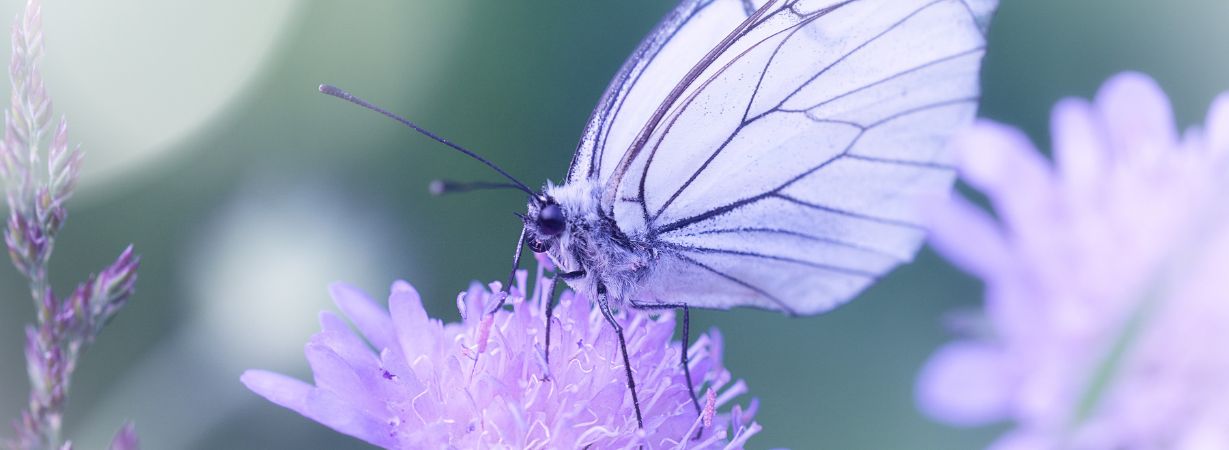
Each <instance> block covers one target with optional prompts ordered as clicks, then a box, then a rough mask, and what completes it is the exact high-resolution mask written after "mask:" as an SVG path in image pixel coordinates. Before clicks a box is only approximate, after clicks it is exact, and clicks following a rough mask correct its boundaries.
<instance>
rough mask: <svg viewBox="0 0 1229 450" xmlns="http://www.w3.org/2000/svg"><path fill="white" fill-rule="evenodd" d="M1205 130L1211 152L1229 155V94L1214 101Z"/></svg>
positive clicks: (1222, 95)
mask: <svg viewBox="0 0 1229 450" xmlns="http://www.w3.org/2000/svg"><path fill="white" fill-rule="evenodd" d="M1204 130H1205V131H1204V132H1205V133H1207V145H1208V149H1209V150H1210V151H1212V152H1213V153H1216V154H1219V155H1226V154H1229V93H1224V94H1221V95H1219V96H1217V97H1216V100H1214V101H1212V107H1211V108H1209V110H1208V119H1207V122H1206V123H1205V125H1204Z"/></svg>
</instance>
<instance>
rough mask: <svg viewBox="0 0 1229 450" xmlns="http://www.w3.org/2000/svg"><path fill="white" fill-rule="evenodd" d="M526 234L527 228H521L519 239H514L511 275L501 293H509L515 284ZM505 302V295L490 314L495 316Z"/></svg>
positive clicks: (506, 298) (506, 297)
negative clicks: (514, 246) (514, 250)
mask: <svg viewBox="0 0 1229 450" xmlns="http://www.w3.org/2000/svg"><path fill="white" fill-rule="evenodd" d="M528 232H529V227H521V237H519V238H517V239H516V254H514V255H512V273H510V274H508V284H506V285H504V289H503V291H502V292H504V293H511V292H512V283H514V282H516V271H517V270H519V269H520V268H521V251H522V250H523V249H524V245H525V234H526V233H528ZM507 301H508V296H507V295H505V296H503V298H501V299H499V304H498V305H495V307H494V308H491V314H495V311H499V309H500V308H503V307H504V302H507Z"/></svg>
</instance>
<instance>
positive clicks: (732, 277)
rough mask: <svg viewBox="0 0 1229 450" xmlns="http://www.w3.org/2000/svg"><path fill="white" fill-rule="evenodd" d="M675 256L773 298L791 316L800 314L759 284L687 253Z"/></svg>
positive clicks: (767, 297) (770, 298) (765, 296)
mask: <svg viewBox="0 0 1229 450" xmlns="http://www.w3.org/2000/svg"><path fill="white" fill-rule="evenodd" d="M674 256H675V257H677V258H678V259H679V260H680V261H684V262H686V263H688V264H691V265H693V266H696V267H699V268H701V269H704V270H707V271H709V272H712V273H713V274H714V275H717V276H719V277H721V278H724V279H726V280H728V281H730V282H731V283H734V284H737V285H739V286H742V287H745V288H747V289H750V290H751V291H753V292H755V293H757V294H760V295H762V296H764V298H766V299H769V300H772V302H773V303H776V304H777V306H780V307H781V310H782V311H785V313H786V314H789V315H791V316H796V315H798V312H797V311H794V308H792V307H790V306H789V304H787V303H785V301H784V300H781V299H780V298H777V296H776V295H773V294H772V293H771V292H768V291H765V290H763V289H761V288H760V287H759V286H756V285H753V284H751V283H748V282H746V281H743V280H742V279H739V278H737V277H735V276H733V275H730V274H728V273H725V272H722V271H720V270H717V269H714V268H712V267H709V266H708V264H704V263H702V262H699V261H696V260H694V259H691V258H690V257H688V256H687V255H683V254H675V255H674Z"/></svg>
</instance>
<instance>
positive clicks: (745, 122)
mask: <svg viewBox="0 0 1229 450" xmlns="http://www.w3.org/2000/svg"><path fill="white" fill-rule="evenodd" d="M944 1H946V0H935V1H933V2H930V3H927V4H925V5H922V6H921V7H919V8H917V9H915V10H914V11H912V12H910V13H909V14H907V15H906V16H905V17H903V18H902V19H900V20H898V21H896V22H895V23H893V24H892V25H890V26H888V27H887V28H885V29H884V31H882V32H880V33H878V34H875V35H874V36H871V37H869V38H867V40H866V41H865V42H862V43H860V44H858V45H857V46H856V47H854V48H853V49H851V50H850V51H849V52H848V53H845V54H844V55H842V56H841V57H840V58H837V59H836V60H834V61H833V62H832V63H831V64H828V65H827V66H825V67H823V68H822V69H820V70H819V71H818V72H817V73H816V74H815V75H813V76H811V77H810V78H808V79H807V80H806V81H804V82H802V83H801V84H800V85H799V86H798V87H797V88H796V89H794V90H793V91H791V92H790V93H789V94H788V95H786V96H785V97H784V98H782V100H781V101H780V102H778V103H777V104H776V105H775V106H773V107H772V108H769V109H768V110H766V111H765V112H763V113H761V114H759V115H757V116H755V117H752V118H750V119H748V118H747V114H748V112H749V111H750V110H751V105H753V104H754V103H755V97H756V95H757V94H758V93H759V89H760V83H761V82H762V81H763V79H764V76H765V74H767V72H768V67H769V66H771V65H772V62H773V60H775V59H776V56H777V54H778V52H779V51H780V50H781V48H782V47H784V46H785V45H786V43H788V42H789V40H790V39H791V38H792V37H793V35H794V33H796V32H797V31H799V30H802V29H803V28H805V27H806V25H807V24H809V23H811V22H812V21H814V20H817V19H818V18H819V17H822V16H815V17H811V18H808V19H807V20H806V21H803V22H799V24H798V25H796V26H795V27H794V28H792V29H787V30H783V31H782V32H784V31H790V36H789V37H786V38H785V39H783V40H782V41H781V43H779V44H778V45H777V47H776V48H775V49H773V53H772V55H771V56H770V57H769V58H768V61H767V62H766V63H765V65H764V70H761V71H760V75H759V79H758V81H757V82H756V86H755V90H754V91H753V93H752V95H751V98H750V99H749V100H748V101H747V105H746V108H745V109H744V112H743V119H742V121H741V123H739V125H738V126H737V127H735V129H734V131H733V132H731V133H730V135H729V136H728V137H727V138H726V140H725V141H724V142H723V143H722V144H721V145H720V146H719V147H717V149H715V150H714V151H713V152H712V153H711V154H709V156H708V158H707V159H705V160H704V162H703V163H702V164H700V167H699V168H698V169H696V170H695V171H693V172H692V173H691V175H690V176H689V177H688V178H687V180H686V181H684V182H683V184H681V185H679V187H678V189H675V191H674V192H672V193H671V194H670V197H669V198H668V199H666V201H665V202H663V203H662V205H661V207H659V208H657V210H656V211H654V212H653V214H651V215H650V214H649V212H648V205H647V204H646V203H644V202H641V208H642V212H643V214H644V220H645V223H646V224H649V226H650V227H651V226H652V225H651V224H652V223H653V221H656V220H657V218H658V217H660V216H661V215H662V213H664V212H665V211H666V209H668V208H669V207H670V205H671V204H673V203H674V201H675V199H677V198H678V197H679V196H680V195H682V193H683V191H685V190H687V188H688V187H690V186H691V184H692V182H694V181H695V180H696V179H697V178H699V176H700V175H701V174H702V173H703V172H704V171H705V170H706V169H708V167H709V165H710V164H711V163H712V162H713V161H714V160H715V159H717V157H718V156H719V155H720V154H721V153H722V151H724V150H725V148H726V146H727V145H728V144H729V143H730V142H731V141H732V140H733V139H734V137H736V136H737V135H738V134H739V133H740V132H741V131H742V130H743V129H744V128H745V127H746V126H747V125H750V124H751V123H754V122H755V121H757V120H759V119H761V118H764V117H766V116H768V115H769V114H772V113H774V112H778V111H784V112H804V111H807V110H811V109H814V108H818V107H820V106H823V105H825V104H827V103H830V102H833V101H836V100H839V99H841V98H844V97H847V96H849V95H852V94H855V93H857V92H860V91H863V90H865V89H870V88H872V87H875V86H878V85H880V84H883V83H886V82H889V81H891V80H894V79H896V78H899V77H902V76H905V75H908V74H910V73H914V72H917V71H919V70H924V69H926V68H928V67H932V66H935V65H938V64H942V63H944V62H947V61H950V60H952V59H955V58H959V57H962V56H967V55H969V54H973V53H976V52H978V51H981V50H982V49H983V48H982V47H977V48H974V49H971V50H967V51H963V52H959V53H957V54H954V55H951V56H947V57H943V58H939V59H936V60H933V61H928V62H926V63H924V64H919V65H917V66H915V67H911V68H908V69H905V70H902V71H900V72H897V73H894V74H892V75H890V76H887V77H885V78H883V79H880V80H877V81H874V82H871V83H868V84H866V85H863V86H859V87H858V88H855V89H851V90H849V91H848V92H845V93H842V94H840V95H837V96H834V97H832V98H829V99H826V100H824V101H823V102H820V103H818V104H815V105H813V106H811V107H808V108H806V109H805V110H797V111H795V110H785V109H781V105H783V104H785V103H786V102H788V101H789V100H790V99H792V98H793V97H794V95H796V94H797V93H798V92H800V91H801V90H802V89H804V88H805V87H806V86H808V85H810V84H811V82H813V81H815V80H816V79H817V78H818V77H819V76H821V75H823V74H824V73H826V72H827V71H829V70H831V69H832V68H834V67H836V66H838V65H840V64H841V63H842V62H844V61H846V60H847V59H848V58H849V57H850V56H852V55H854V54H856V53H858V52H859V51H861V50H862V49H863V48H865V47H866V46H868V45H870V44H871V43H873V42H875V41H877V40H878V39H879V38H881V37H883V36H885V35H887V34H888V33H889V32H891V31H892V30H895V29H896V28H897V27H899V26H900V25H901V24H903V23H905V22H907V21H908V20H909V19H910V18H912V17H915V16H917V15H918V14H920V13H921V12H922V11H925V10H926V9H927V8H930V7H931V6H933V5H936V4H939V3H942V2H944ZM842 5H843V4H842ZM837 6H840V5H837ZM829 11H831V9H824V10H821V11H820V12H817V13H816V14H819V13H821V12H822V13H824V14H826V13H827V12H829ZM778 34H779V33H778ZM774 36H777V34H774V35H773V36H769V37H767V38H765V39H764V40H762V41H760V43H763V42H765V41H767V40H768V39H771V38H772V37H774ZM758 46H759V43H757V44H756V45H753V46H751V47H750V48H748V49H747V51H744V52H743V53H742V54H741V55H739V57H736V58H733V59H732V60H731V61H730V63H729V64H727V65H726V66H725V67H723V68H722V70H721V71H719V72H718V73H717V74H715V75H714V76H713V77H712V78H710V79H709V81H710V82H711V81H712V80H713V79H715V78H716V77H717V76H719V75H721V73H723V72H724V71H725V69H726V68H728V67H729V66H730V65H731V64H733V63H734V62H736V61H737V60H738V59H739V58H741V57H742V55H745V54H746V53H747V52H750V51H751V50H753V49H755V48H756V47H758ZM705 86H707V83H706V84H705ZM703 89H704V87H701V88H700V89H697V90H696V94H694V95H693V96H692V97H691V98H689V99H688V103H687V104H690V102H691V101H692V100H693V99H695V98H696V96H697V95H698V94H699V92H701V91H702V90H703ZM687 104H685V105H684V108H686V107H687V106H686V105H687ZM678 116H679V115H675V116H674V117H675V120H677V118H678ZM807 117H808V118H811V119H812V121H815V122H829V123H848V124H850V125H854V126H857V127H859V128H866V127H865V126H864V125H861V124H855V123H853V122H846V121H839V120H831V119H818V118H815V117H812V116H810V115H808V116H807ZM675 120H671V122H670V123H669V124H667V125H666V129H665V130H664V133H663V137H662V139H660V140H658V141H657V144H655V146H654V148H653V150H651V151H650V152H649V155H648V158H649V159H648V161H646V162H645V167H644V171H643V174H642V175H641V177H640V197H641V198H642V199H643V198H644V197H645V196H644V186H645V180H646V178H648V171H649V167H650V166H651V165H652V164H653V156H654V155H655V154H656V153H657V146H659V145H661V142H662V141H663V140H664V139H665V136H664V135H665V134H669V133H670V131H671V128H672V127H673V126H674V123H675Z"/></svg>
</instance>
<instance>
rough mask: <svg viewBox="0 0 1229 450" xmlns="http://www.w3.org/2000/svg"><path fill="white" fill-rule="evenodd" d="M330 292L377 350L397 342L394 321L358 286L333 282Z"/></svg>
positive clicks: (339, 306) (334, 300) (335, 301)
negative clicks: (394, 335)
mask: <svg viewBox="0 0 1229 450" xmlns="http://www.w3.org/2000/svg"><path fill="white" fill-rule="evenodd" d="M329 294H331V295H332V296H333V302H334V303H336V304H337V307H338V308H341V311H342V312H344V313H345V314H346V317H349V318H350V321H351V322H354V326H356V327H358V330H359V332H361V333H363V337H365V338H367V342H370V343H371V346H372V347H375V348H376V350H383V349H385V348H389V346H391V345H393V344H395V343H396V340H395V339H394V337H393V322H392V320H391V319H389V317H388V313H386V312H385V311H384V309H383V308H381V307H380V306H379V305H376V303H375V301H373V300H372V299H371V297H368V296H367V294H365V293H363V291H361V290H359V289H358V288H356V287H354V286H351V285H349V284H345V283H333V284H332V285H330V286H329Z"/></svg>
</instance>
